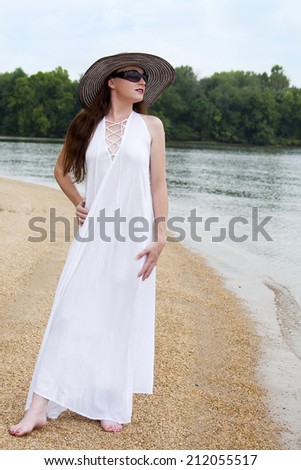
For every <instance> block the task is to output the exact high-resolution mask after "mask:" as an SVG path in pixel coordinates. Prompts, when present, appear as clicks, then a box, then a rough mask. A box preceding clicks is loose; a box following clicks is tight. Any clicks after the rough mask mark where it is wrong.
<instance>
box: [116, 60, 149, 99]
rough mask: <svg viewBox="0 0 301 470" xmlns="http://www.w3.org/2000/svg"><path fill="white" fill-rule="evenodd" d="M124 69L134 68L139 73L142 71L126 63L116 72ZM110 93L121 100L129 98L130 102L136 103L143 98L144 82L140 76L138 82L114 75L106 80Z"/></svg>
mask: <svg viewBox="0 0 301 470" xmlns="http://www.w3.org/2000/svg"><path fill="white" fill-rule="evenodd" d="M125 70H136V71H137V72H139V73H143V72H144V70H143V69H142V68H140V67H137V66H135V65H127V66H125V67H121V68H119V69H118V70H117V72H124V71H125ZM108 85H109V88H110V89H111V93H112V92H113V93H115V96H116V97H118V98H120V99H122V100H129V101H131V102H132V103H138V102H140V101H142V100H143V97H144V93H145V87H146V83H145V81H144V80H143V78H142V77H141V78H140V80H139V81H138V82H130V81H129V80H126V79H124V78H120V77H114V78H111V79H110V80H109V82H108Z"/></svg>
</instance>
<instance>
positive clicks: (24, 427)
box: [8, 411, 47, 437]
mask: <svg viewBox="0 0 301 470" xmlns="http://www.w3.org/2000/svg"><path fill="white" fill-rule="evenodd" d="M46 422H47V418H46V416H45V414H43V413H41V414H36V413H34V412H33V411H28V412H27V413H26V415H25V416H24V418H23V419H22V420H21V421H20V423H18V424H16V425H14V426H10V428H9V430H8V432H9V433H10V434H12V435H13V436H18V437H21V436H24V435H25V434H30V433H31V431H33V430H34V429H41V428H43V427H44V426H45V424H46Z"/></svg>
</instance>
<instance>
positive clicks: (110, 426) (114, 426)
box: [100, 419, 122, 432]
mask: <svg viewBox="0 0 301 470" xmlns="http://www.w3.org/2000/svg"><path fill="white" fill-rule="evenodd" d="M100 426H101V427H102V429H103V430H104V431H107V432H119V431H121V430H122V424H119V423H115V422H114V421H110V420H108V419H102V420H101V421H100Z"/></svg>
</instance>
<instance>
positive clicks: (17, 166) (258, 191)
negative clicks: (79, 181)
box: [0, 142, 301, 448]
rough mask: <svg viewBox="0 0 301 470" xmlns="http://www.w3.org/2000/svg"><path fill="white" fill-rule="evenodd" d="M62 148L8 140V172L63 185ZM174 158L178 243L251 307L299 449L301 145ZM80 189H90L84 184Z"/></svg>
mask: <svg viewBox="0 0 301 470" xmlns="http://www.w3.org/2000/svg"><path fill="white" fill-rule="evenodd" d="M60 149H61V144H53V143H28V142H0V161H1V176H7V177H10V178H16V179H21V180H26V181H31V182H36V183H42V184H46V185H49V186H52V187H58V185H57V183H56V182H55V181H54V178H53V167H54V164H55V161H56V159H57V156H58V153H59V151H60ZM166 164H167V165H166V166H167V168H166V170H167V184H168V192H169V230H170V231H172V232H173V237H174V238H173V240H174V241H176V240H177V239H178V240H179V241H183V243H184V244H185V245H186V246H187V247H188V248H190V249H191V250H193V251H195V252H198V253H200V254H202V255H203V256H205V257H206V259H207V261H208V262H209V264H211V265H212V267H214V268H215V269H216V270H218V271H219V272H220V273H221V274H222V275H223V277H224V279H225V285H226V287H228V288H229V289H231V290H232V291H234V292H235V293H236V294H237V295H238V296H239V297H240V298H241V299H242V300H243V301H244V302H245V304H246V305H247V306H248V307H249V309H250V315H251V316H252V319H253V322H254V324H255V326H256V328H257V331H258V333H259V334H260V335H261V336H262V337H263V339H264V341H265V344H266V348H265V351H264V359H263V361H262V363H261V366H260V365H259V368H258V371H259V377H260V380H261V381H263V382H264V384H265V385H266V386H267V387H268V388H269V389H270V391H271V405H272V406H273V407H274V410H275V412H276V414H277V415H278V416H279V417H280V419H281V420H282V422H285V423H286V425H287V426H288V432H287V434H286V441H287V443H288V444H287V445H289V446H290V447H291V448H297V446H298V445H300V443H299V444H297V442H298V439H299V438H301V427H300V424H299V425H298V422H301V409H300V398H301V392H300V385H299V384H298V378H299V379H300V383H301V367H300V365H301V283H300V279H301V230H300V227H301V209H300V201H301V149H300V148H296V149H279V150H277V149H276V150H275V149H273V150H271V149H268V150H261V149H258V148H237V147H233V148H230V147H225V148H218V149H212V148H211V149H210V148H207V149H205V148H168V149H167V161H166ZM79 189H80V191H81V192H82V193H84V186H83V185H81V186H80V187H79ZM179 269H181V267H179ZM267 361H268V363H269V367H268V368H267V367H266V362H267ZM264 364H265V366H264ZM284 404H285V406H284ZM283 410H285V411H283ZM298 436H299V437H298Z"/></svg>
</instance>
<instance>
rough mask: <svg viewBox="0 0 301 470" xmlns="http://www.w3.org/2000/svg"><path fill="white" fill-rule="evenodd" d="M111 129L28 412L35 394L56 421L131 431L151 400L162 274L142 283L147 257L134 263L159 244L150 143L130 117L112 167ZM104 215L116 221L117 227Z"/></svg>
mask: <svg viewBox="0 0 301 470" xmlns="http://www.w3.org/2000/svg"><path fill="white" fill-rule="evenodd" d="M105 129H106V126H105V119H103V120H102V121H100V123H99V124H98V126H97V128H96V130H95V132H94V134H93V136H92V138H91V140H90V143H89V146H88V149H87V153H86V164H87V178H86V207H87V208H88V210H89V212H88V217H87V219H86V220H85V222H84V224H83V225H82V226H81V227H80V228H79V233H78V235H77V237H75V239H74V240H73V242H72V244H71V246H70V248H69V252H68V256H67V259H66V263H65V266H64V268H63V270H62V273H61V276H60V279H59V282H58V286H57V290H56V293H55V297H54V301H53V307H52V311H51V315H50V318H49V321H48V325H47V328H46V331H45V334H44V338H43V342H42V345H41V349H40V352H39V356H38V359H37V362H36V366H35V371H34V374H33V377H32V381H31V385H30V389H29V393H28V397H27V401H26V405H25V410H27V409H28V408H29V406H30V404H31V401H32V394H33V392H35V393H37V394H38V395H40V396H42V397H44V398H47V399H48V400H49V402H48V407H47V416H48V417H49V418H57V417H58V416H59V414H60V413H61V412H62V411H64V410H66V409H69V410H71V411H74V412H76V413H78V414H80V415H82V416H86V417H88V418H91V419H96V420H101V419H109V420H112V421H115V422H118V423H123V424H126V423H129V422H130V421H131V415H132V400H133V393H146V394H151V393H153V369H154V328H155V282H156V268H154V269H153V271H152V273H151V275H150V276H149V277H148V278H147V279H145V280H144V281H142V277H141V276H140V277H138V273H139V271H140V270H141V268H142V266H143V264H144V262H145V260H146V256H144V257H142V258H141V259H140V260H137V259H136V255H137V254H138V253H139V252H140V251H142V250H143V249H144V248H145V247H146V246H147V245H148V244H149V243H151V242H152V241H153V240H154V231H153V221H154V213H153V205H152V198H151V189H150V140H151V139H150V135H149V132H148V129H147V126H146V124H145V121H144V120H143V118H142V117H141V116H140V115H139V114H138V113H136V112H134V111H133V112H132V113H131V115H130V116H129V118H128V119H127V122H126V125H125V129H124V133H123V136H122V140H121V144H120V146H119V149H118V151H117V153H116V156H115V158H114V159H112V158H111V156H110V153H109V151H108V147H107V145H106V134H105V132H106V130H105ZM118 209H119V210H120V211H119V212H118ZM104 211H105V212H104ZM116 211H117V212H116ZM103 214H105V216H106V217H113V216H114V215H115V221H116V220H117V219H116V214H117V215H118V214H119V216H120V220H121V221H120V223H119V226H118V224H117V223H116V222H115V223H113V222H110V221H108V222H105V223H103V222H101V221H102V220H103ZM121 218H124V219H121ZM97 219H98V220H97ZM101 225H102V228H101ZM103 227H104V228H103ZM106 237H107V238H106ZM122 237H123V239H122ZM109 238H110V239H111V240H110V241H108V239H109Z"/></svg>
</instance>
